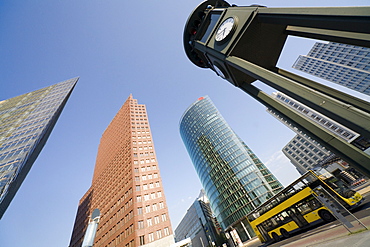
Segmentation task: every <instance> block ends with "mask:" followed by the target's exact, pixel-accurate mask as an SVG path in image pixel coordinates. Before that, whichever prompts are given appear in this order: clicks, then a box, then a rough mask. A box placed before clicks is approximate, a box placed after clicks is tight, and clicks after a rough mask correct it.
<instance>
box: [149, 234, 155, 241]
mask: <svg viewBox="0 0 370 247" xmlns="http://www.w3.org/2000/svg"><path fill="white" fill-rule="evenodd" d="M148 237H149V242H153V241H154V233H153V232H151V233H149V235H148Z"/></svg>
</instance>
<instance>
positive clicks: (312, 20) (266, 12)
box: [184, 0, 370, 177]
mask: <svg viewBox="0 0 370 247" xmlns="http://www.w3.org/2000/svg"><path fill="white" fill-rule="evenodd" d="M228 18H229V19H230V18H233V19H234V25H233V26H232V29H231V31H230V34H229V35H226V38H225V39H224V40H223V41H222V42H220V41H217V40H216V39H215V37H216V34H217V31H219V33H220V32H222V31H224V30H218V29H220V26H221V24H222V23H223V22H224V21H225V20H226V19H228ZM288 35H293V36H299V37H305V38H313V39H321V40H326V41H332V42H339V43H346V44H352V45H357V46H363V47H370V7H333V8H266V7H264V6H255V5H253V6H246V7H238V6H231V5H230V4H228V3H227V2H225V1H222V0H208V1H205V2H203V3H201V4H200V5H199V6H198V7H197V8H195V9H194V11H193V12H192V13H191V15H190V16H189V19H188V21H187V23H186V26H185V30H184V49H185V52H186V55H187V56H188V58H189V59H190V61H192V62H193V63H194V64H195V65H197V66H198V67H201V68H210V69H212V70H214V71H215V72H216V73H217V74H218V75H219V76H221V77H223V78H224V79H225V80H228V81H229V82H231V83H232V84H233V85H235V86H236V87H239V88H240V89H242V90H243V91H244V92H246V93H248V94H249V95H250V96H252V97H253V98H255V99H256V100H258V101H259V102H260V103H262V104H264V105H265V106H266V107H268V108H271V109H273V110H275V111H276V112H278V113H279V114H281V115H282V116H284V118H285V119H287V120H288V121H289V122H290V123H291V124H293V125H294V126H296V127H297V128H298V129H300V130H302V131H304V132H305V133H306V134H308V135H310V136H312V137H313V138H314V139H315V140H317V141H319V142H321V143H322V144H323V145H324V146H325V147H327V148H328V149H330V150H331V151H332V152H334V153H336V154H337V155H338V156H340V157H341V158H342V159H344V160H345V161H347V162H348V163H349V164H350V165H351V166H353V167H355V168H356V169H358V170H359V171H361V172H362V173H364V174H365V175H367V176H368V177H370V155H368V154H366V153H364V152H363V151H362V150H360V149H358V148H357V147H354V146H353V145H351V144H349V143H347V142H345V141H343V140H342V139H340V138H339V137H337V136H335V135H334V134H332V133H331V132H329V131H327V130H326V129H324V128H323V127H321V126H320V125H318V124H316V123H314V122H312V121H310V120H308V119H307V118H305V117H303V116H301V115H300V114H298V113H296V112H295V111H294V110H292V109H290V108H289V107H287V106H285V105H284V104H281V103H280V102H279V101H277V100H275V99H273V98H272V97H271V96H269V95H267V94H266V93H264V92H263V91H261V90H259V89H258V88H256V87H255V86H253V85H252V83H253V82H254V81H255V80H260V81H262V82H263V83H265V84H266V85H269V86H271V87H273V88H275V89H276V90H279V91H281V92H283V93H285V94H287V95H289V96H290V97H292V98H294V99H296V100H298V101H300V102H301V103H302V104H305V105H307V106H309V107H311V108H313V109H314V110H316V111H318V112H320V113H322V114H324V115H326V116H328V117H330V118H331V119H333V120H335V121H337V122H339V123H341V124H342V125H344V126H347V127H348V128H350V129H352V130H354V131H356V132H357V133H359V134H360V135H361V136H362V137H365V138H368V139H370V124H369V123H370V104H369V102H366V101H364V100H361V99H358V98H356V97H353V96H351V95H348V94H345V93H343V92H340V91H337V90H334V89H332V88H330V87H327V86H324V85H322V84H320V83H317V82H315V81H312V80H309V79H307V78H304V77H301V76H298V75H296V74H293V73H291V72H288V71H285V70H283V69H280V68H277V67H276V64H277V61H278V59H279V56H280V53H281V51H282V49H283V47H284V44H285V41H286V38H287V37H288Z"/></svg>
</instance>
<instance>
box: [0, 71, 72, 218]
mask: <svg viewBox="0 0 370 247" xmlns="http://www.w3.org/2000/svg"><path fill="white" fill-rule="evenodd" d="M77 81H78V78H73V79H70V80H66V81H63V82H60V83H57V84H55V85H52V86H49V87H45V88H43V89H39V90H36V91H33V92H30V93H26V94H23V95H20V96H17V97H14V98H11V99H7V100H3V101H0V218H1V217H2V216H3V214H4V212H5V210H6V209H7V208H8V206H9V204H10V202H11V201H12V199H13V198H14V196H15V194H16V192H17V191H18V189H19V187H20V186H21V184H22V182H23V180H24V179H25V178H26V176H27V174H28V172H29V170H30V169H31V167H32V165H33V163H34V162H35V160H36V158H37V156H38V155H39V153H40V152H41V150H42V148H43V146H44V145H45V143H46V141H47V139H48V138H49V135H50V133H51V131H52V130H53V128H54V125H55V123H56V122H57V120H58V118H59V116H60V114H61V112H62V110H63V108H64V106H65V104H66V103H67V100H68V98H69V96H70V95H71V93H72V90H73V88H74V87H75V85H76V83H77ZM40 179H42V178H40ZM35 193H36V192H35Z"/></svg>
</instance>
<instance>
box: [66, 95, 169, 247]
mask: <svg viewBox="0 0 370 247" xmlns="http://www.w3.org/2000/svg"><path fill="white" fill-rule="evenodd" d="M94 209H99V210H100V212H101V214H100V222H99V226H98V228H97V232H96V236H95V243H94V246H95V247H99V246H104V247H111V246H124V247H136V246H145V247H154V246H155V247H167V246H170V245H171V244H172V243H174V238H173V233H172V228H171V223H170V218H169V214H168V208H167V204H166V199H165V195H164V191H163V186H162V181H161V176H160V172H159V168H158V163H157V158H156V154H155V150H154V144H153V139H152V135H151V131H150V126H149V120H148V115H147V111H146V106H145V105H143V104H138V102H137V100H136V99H134V98H133V97H132V95H130V96H129V98H128V99H127V101H126V102H125V103H124V104H123V106H122V107H121V109H120V110H119V111H118V113H117V115H116V116H115V117H114V119H113V120H112V122H111V123H110V124H109V126H108V127H107V129H106V130H105V132H104V133H103V135H102V137H101V140H100V144H99V149H98V154H97V158H96V164H95V170H94V175H93V179H92V184H91V187H90V189H89V190H88V191H87V192H86V193H85V195H84V196H83V197H82V199H81V200H80V203H79V207H78V211H77V215H76V220H75V224H74V227H73V232H72V237H71V241H70V245H69V246H70V247H80V246H81V244H82V241H83V237H84V234H85V231H86V227H87V225H88V221H89V216H90V215H91V213H92V211H93V210H94Z"/></svg>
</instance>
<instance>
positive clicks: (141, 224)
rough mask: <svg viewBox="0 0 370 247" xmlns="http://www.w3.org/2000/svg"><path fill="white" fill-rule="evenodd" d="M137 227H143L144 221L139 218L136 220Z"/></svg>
mask: <svg viewBox="0 0 370 247" xmlns="http://www.w3.org/2000/svg"><path fill="white" fill-rule="evenodd" d="M137 227H138V229H143V228H144V221H142V220H140V221H138V222H137Z"/></svg>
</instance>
